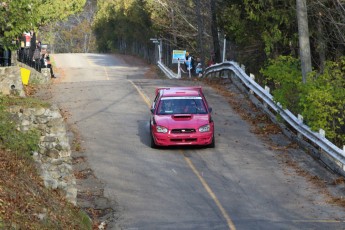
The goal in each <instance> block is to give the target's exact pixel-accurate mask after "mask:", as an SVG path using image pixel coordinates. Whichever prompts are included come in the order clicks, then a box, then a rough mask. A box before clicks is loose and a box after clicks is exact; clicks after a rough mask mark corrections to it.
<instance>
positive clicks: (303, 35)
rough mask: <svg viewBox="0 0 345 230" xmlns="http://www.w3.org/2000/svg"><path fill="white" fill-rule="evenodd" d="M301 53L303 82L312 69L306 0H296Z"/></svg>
mask: <svg viewBox="0 0 345 230" xmlns="http://www.w3.org/2000/svg"><path fill="white" fill-rule="evenodd" d="M296 10H297V22H298V40H299V51H300V52H299V54H300V59H301V69H302V82H303V83H305V82H306V78H307V74H308V73H310V72H311V71H312V67H311V54H310V43H309V28H308V14H307V3H306V0H296Z"/></svg>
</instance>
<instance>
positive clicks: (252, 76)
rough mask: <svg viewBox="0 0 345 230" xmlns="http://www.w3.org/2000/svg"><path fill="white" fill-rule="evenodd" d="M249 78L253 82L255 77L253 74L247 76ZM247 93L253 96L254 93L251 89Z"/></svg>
mask: <svg viewBox="0 0 345 230" xmlns="http://www.w3.org/2000/svg"><path fill="white" fill-rule="evenodd" d="M249 76H250V79H252V80H253V81H255V76H254V74H252V73H251V74H249ZM249 92H250V94H254V91H253V90H252V89H251V90H249Z"/></svg>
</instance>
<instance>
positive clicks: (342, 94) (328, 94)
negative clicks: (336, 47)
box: [300, 57, 345, 146]
mask: <svg viewBox="0 0 345 230" xmlns="http://www.w3.org/2000/svg"><path fill="white" fill-rule="evenodd" d="M344 76H345V57H342V58H340V60H339V61H338V62H327V63H326V67H325V70H324V73H323V74H321V75H317V74H316V73H313V74H311V75H310V76H309V77H308V79H307V83H306V84H305V85H304V87H303V94H302V96H301V100H300V107H301V109H302V115H303V116H304V118H305V120H306V122H307V123H308V125H309V126H310V127H311V128H312V129H313V130H318V129H320V128H322V129H324V130H325V131H326V136H327V137H328V138H329V139H331V140H333V142H334V143H335V144H338V145H339V146H342V145H343V144H344V143H345V113H344V111H345V78H344Z"/></svg>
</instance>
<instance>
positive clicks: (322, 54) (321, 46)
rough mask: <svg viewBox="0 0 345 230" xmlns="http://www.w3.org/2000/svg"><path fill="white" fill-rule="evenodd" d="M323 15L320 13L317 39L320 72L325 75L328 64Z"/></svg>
mask: <svg viewBox="0 0 345 230" xmlns="http://www.w3.org/2000/svg"><path fill="white" fill-rule="evenodd" d="M321 17H322V14H321V12H319V15H318V22H319V23H318V24H319V26H318V27H317V28H318V29H317V32H318V33H317V37H318V49H317V51H318V53H319V59H320V60H319V63H320V64H319V65H320V67H319V72H320V73H323V71H324V69H325V62H326V43H325V39H324V35H323V33H324V30H323V24H322V19H321Z"/></svg>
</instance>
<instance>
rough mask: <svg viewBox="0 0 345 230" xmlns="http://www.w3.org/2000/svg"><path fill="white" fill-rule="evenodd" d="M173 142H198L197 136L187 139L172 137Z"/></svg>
mask: <svg viewBox="0 0 345 230" xmlns="http://www.w3.org/2000/svg"><path fill="white" fill-rule="evenodd" d="M170 141H171V142H196V141H197V139H196V138H186V139H178V138H172V139H170Z"/></svg>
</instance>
